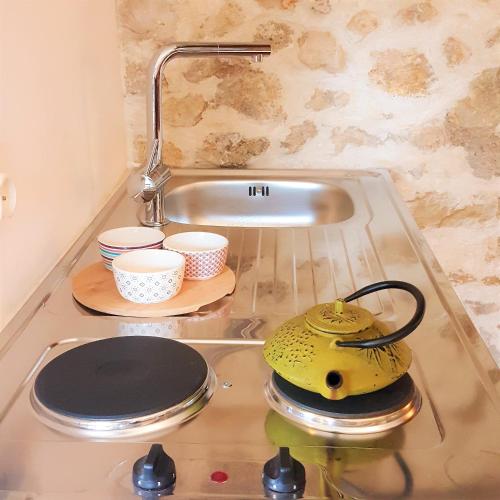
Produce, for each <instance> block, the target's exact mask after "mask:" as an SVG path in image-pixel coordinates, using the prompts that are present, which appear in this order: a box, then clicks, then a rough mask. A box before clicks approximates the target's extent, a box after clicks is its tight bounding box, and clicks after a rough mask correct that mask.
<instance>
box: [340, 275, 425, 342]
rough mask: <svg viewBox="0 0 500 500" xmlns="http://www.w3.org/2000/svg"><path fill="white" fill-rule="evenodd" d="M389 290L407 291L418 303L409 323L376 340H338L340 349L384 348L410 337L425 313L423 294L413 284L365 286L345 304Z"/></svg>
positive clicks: (348, 298)
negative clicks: (370, 294)
mask: <svg viewBox="0 0 500 500" xmlns="http://www.w3.org/2000/svg"><path fill="white" fill-rule="evenodd" d="M387 288H398V289H399V290H405V291H407V292H409V293H411V294H412V295H413V297H414V298H415V301H416V303H417V308H416V310H415V313H414V314H413V317H412V318H411V319H410V321H408V323H407V324H406V325H405V326H403V327H402V328H400V329H399V330H397V331H395V332H394V333H391V334H390V335H384V336H383V337H379V338H376V339H369V340H337V345H338V346H339V347H357V348H361V349H368V348H371V347H382V346H385V345H388V344H392V343H393V342H397V341H398V340H401V339H402V338H404V337H406V336H407V335H409V334H410V333H411V332H413V330H415V328H417V326H418V325H420V322H421V321H422V318H423V317H424V313H425V298H424V296H423V295H422V292H421V291H420V290H419V289H418V288H417V287H416V286H414V285H412V284H411V283H406V282H405V281H379V282H378V283H373V284H371V285H368V286H365V287H363V288H361V289H360V290H358V291H357V292H354V293H353V294H351V295H349V297H346V298H345V299H344V301H345V302H351V301H352V300H356V299H359V298H360V297H363V295H368V294H369V293H373V292H378V291H379V290H386V289H387Z"/></svg>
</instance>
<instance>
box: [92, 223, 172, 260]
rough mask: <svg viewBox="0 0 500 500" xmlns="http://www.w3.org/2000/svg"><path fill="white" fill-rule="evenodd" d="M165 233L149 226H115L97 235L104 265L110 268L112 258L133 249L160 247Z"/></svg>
mask: <svg viewBox="0 0 500 500" xmlns="http://www.w3.org/2000/svg"><path fill="white" fill-rule="evenodd" d="M164 239H165V235H164V234H163V232H162V231H160V230H158V229H153V228H150V227H117V228H116V229H110V230H108V231H104V233H101V234H100V235H99V236H98V237H97V241H98V243H99V252H100V254H101V257H102V260H103V262H104V267H106V269H109V270H111V264H112V262H113V259H115V258H116V257H118V256H119V255H121V254H123V253H127V252H132V251H134V250H140V249H147V248H161V245H162V242H163V240H164Z"/></svg>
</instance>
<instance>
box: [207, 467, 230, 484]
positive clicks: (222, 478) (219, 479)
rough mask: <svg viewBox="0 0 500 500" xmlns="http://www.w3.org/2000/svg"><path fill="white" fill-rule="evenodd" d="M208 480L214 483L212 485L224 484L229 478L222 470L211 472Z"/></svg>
mask: <svg viewBox="0 0 500 500" xmlns="http://www.w3.org/2000/svg"><path fill="white" fill-rule="evenodd" d="M210 479H211V480H212V481H213V482H214V483H219V484H220V483H225V482H226V481H227V480H228V479H229V476H228V475H227V474H226V473H225V472H224V471H222V470H216V471H215V472H212V474H210Z"/></svg>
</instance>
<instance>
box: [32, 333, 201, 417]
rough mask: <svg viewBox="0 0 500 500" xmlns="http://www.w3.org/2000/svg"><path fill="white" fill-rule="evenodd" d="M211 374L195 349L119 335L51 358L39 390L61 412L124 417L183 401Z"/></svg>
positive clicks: (42, 401)
mask: <svg viewBox="0 0 500 500" xmlns="http://www.w3.org/2000/svg"><path fill="white" fill-rule="evenodd" d="M208 378H209V368H208V366H207V363H206V362H205V360H204V359H203V357H202V356H201V355H200V354H199V353H198V352H197V351H195V350H194V349H193V348H192V347H189V346H187V345H185V344H182V343H180V342H177V341H175V340H170V339H165V338H160V337H139V336H137V337H133V336H132V337H116V338H110V339H105V340H99V341H95V342H90V343H88V344H85V345H82V346H79V347H76V348H74V349H71V350H69V351H66V352H65V353H63V354H61V355H60V356H58V357H57V358H55V359H53V360H52V361H50V362H49V363H48V364H47V365H46V366H45V367H44V368H43V369H42V370H41V372H40V373H39V375H38V376H37V377H36V381H35V386H34V394H35V397H36V399H37V400H38V403H39V404H40V405H41V406H42V407H44V408H46V409H48V410H50V411H51V412H55V413H56V414H58V415H63V416H65V417H74V418H78V419H86V420H100V421H106V420H119V419H127V418H137V417H144V416H147V415H151V414H157V413H158V412H162V411H164V410H167V409H169V408H172V407H175V406H176V405H180V404H182V403H183V402H185V401H187V400H189V399H190V398H191V397H193V395H194V394H196V393H197V392H199V391H200V390H201V389H202V388H203V387H204V384H206V383H207V379H208Z"/></svg>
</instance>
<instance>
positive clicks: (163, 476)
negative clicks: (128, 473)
mask: <svg viewBox="0 0 500 500" xmlns="http://www.w3.org/2000/svg"><path fill="white" fill-rule="evenodd" d="M175 477H176V476H175V464H174V461H173V460H172V458H170V457H169V456H168V455H167V454H166V453H165V452H164V451H163V447H162V445H161V444H154V445H152V446H151V448H150V450H149V453H148V454H147V455H145V456H144V457H142V458H139V460H137V461H136V462H135V464H134V470H133V472H132V480H133V482H134V485H135V486H136V487H137V488H139V489H141V490H148V491H151V490H155V491H157V490H165V489H167V488H170V487H172V485H173V484H174V483H175Z"/></svg>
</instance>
